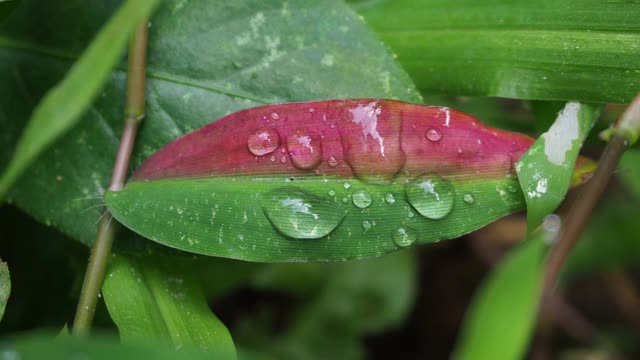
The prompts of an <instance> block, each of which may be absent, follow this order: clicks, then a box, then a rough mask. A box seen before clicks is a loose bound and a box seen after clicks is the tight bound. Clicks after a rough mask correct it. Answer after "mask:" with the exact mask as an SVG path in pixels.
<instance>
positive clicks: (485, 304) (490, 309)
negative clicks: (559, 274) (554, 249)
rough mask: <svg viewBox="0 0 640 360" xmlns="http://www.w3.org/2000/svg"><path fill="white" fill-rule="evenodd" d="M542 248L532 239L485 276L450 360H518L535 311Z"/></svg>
mask: <svg viewBox="0 0 640 360" xmlns="http://www.w3.org/2000/svg"><path fill="white" fill-rule="evenodd" d="M546 247H547V246H546V245H545V243H544V241H543V240H542V238H541V237H540V236H534V237H532V238H531V239H528V240H526V241H525V242H524V243H521V244H520V245H518V246H517V247H516V248H514V249H513V250H511V252H510V253H509V254H508V255H507V256H505V257H504V258H503V259H502V261H501V262H500V263H499V264H498V265H496V267H495V268H494V269H493V270H492V271H491V273H490V274H489V276H488V277H487V278H486V279H485V280H484V281H483V283H482V284H481V285H480V288H479V289H478V290H477V291H476V295H475V296H474V299H473V301H472V304H471V305H470V307H469V308H468V310H467V314H466V316H465V319H464V323H463V327H462V332H461V334H460V338H459V339H458V343H457V345H456V349H455V351H454V354H453V356H452V358H453V359H456V360H467V359H470V360H471V359H493V360H503V359H504V360H513V359H521V358H523V355H524V354H525V351H526V349H527V345H528V343H529V339H530V336H531V333H532V331H533V328H534V325H535V320H536V314H537V311H538V303H539V299H540V292H541V291H542V276H543V271H544V262H543V255H544V253H545V250H546Z"/></svg>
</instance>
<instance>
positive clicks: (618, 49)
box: [354, 0, 640, 103]
mask: <svg viewBox="0 0 640 360" xmlns="http://www.w3.org/2000/svg"><path fill="white" fill-rule="evenodd" d="M354 8H355V9H356V10H357V11H358V12H359V13H360V14H361V15H362V16H364V18H365V20H366V21H367V23H368V24H369V25H370V26H371V27H372V28H373V29H374V30H376V31H377V32H378V33H379V34H380V36H381V37H382V39H383V40H384V41H385V43H387V44H388V45H389V46H390V47H391V49H392V50H393V51H394V53H396V54H397V58H398V61H399V62H400V63H401V64H402V65H403V66H404V68H405V69H407V71H408V72H409V74H411V77H412V79H413V80H414V81H415V82H416V84H417V85H418V87H419V88H420V89H421V90H424V91H425V92H428V93H435V94H451V95H476V96H501V97H510V98H520V99H537V100H564V101H572V100H579V101H589V102H600V103H605V102H609V103H628V102H629V101H630V100H631V99H632V98H633V96H635V94H636V93H637V91H638V86H639V85H640V63H639V62H638V58H640V46H638V44H640V26H639V23H638V21H636V19H638V18H640V8H639V7H638V6H637V3H635V2H628V1H606V2H605V1H597V0H595V1H594V0H591V1H579V0H561V1H554V0H538V1H508V2H504V1H483V2H481V3H479V2H477V1H475V0H454V1H450V0H400V1H398V0H383V1H357V2H355V4H354Z"/></svg>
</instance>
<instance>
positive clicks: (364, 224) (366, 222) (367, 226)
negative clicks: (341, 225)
mask: <svg viewBox="0 0 640 360" xmlns="http://www.w3.org/2000/svg"><path fill="white" fill-rule="evenodd" d="M362 227H363V228H364V229H365V230H369V229H371V221H369V220H364V221H362Z"/></svg>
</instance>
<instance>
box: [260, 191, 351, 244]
mask: <svg viewBox="0 0 640 360" xmlns="http://www.w3.org/2000/svg"><path fill="white" fill-rule="evenodd" d="M260 204H261V205H262V209H263V210H264V212H265V214H266V215H267V218H268V219H269V221H271V224H273V226H274V227H275V228H276V229H277V230H278V231H280V232H281V233H283V234H284V235H286V236H289V237H292V238H294V239H318V238H321V237H323V236H326V235H328V234H329V233H330V232H331V231H333V229H335V228H336V227H337V226H338V225H339V224H340V222H341V221H342V218H343V217H344V215H343V214H342V213H341V212H340V210H339V209H338V207H337V206H336V205H335V204H334V203H333V202H331V201H328V200H325V199H323V198H321V197H319V196H317V195H314V194H312V193H310V192H308V191H306V190H304V189H301V188H297V187H283V188H279V189H275V190H273V191H271V192H269V193H268V194H267V195H266V196H265V197H263V198H261V200H260Z"/></svg>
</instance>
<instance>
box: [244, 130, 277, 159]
mask: <svg viewBox="0 0 640 360" xmlns="http://www.w3.org/2000/svg"><path fill="white" fill-rule="evenodd" d="M278 146H280V135H278V132H277V131H275V130H273V129H259V130H256V131H254V132H253V133H251V135H249V139H248V140H247V148H248V149H249V151H250V152H251V153H252V154H253V155H256V156H263V155H267V154H270V153H272V152H274V151H275V150H276V149H277V148H278Z"/></svg>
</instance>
